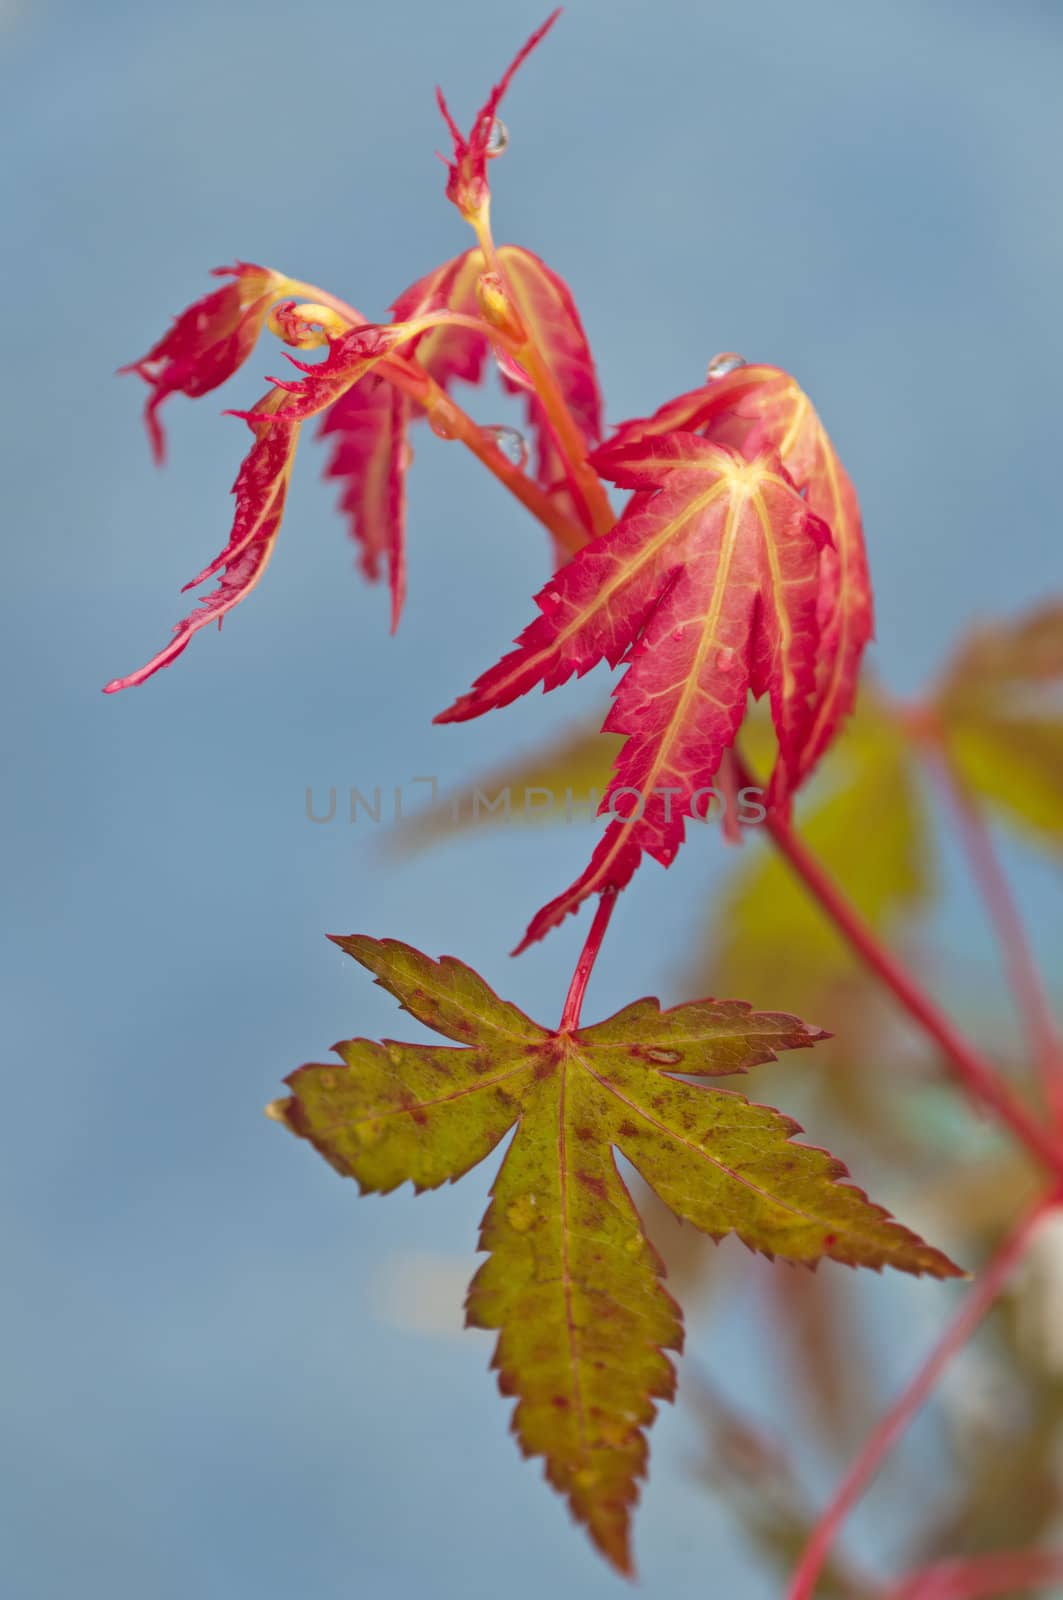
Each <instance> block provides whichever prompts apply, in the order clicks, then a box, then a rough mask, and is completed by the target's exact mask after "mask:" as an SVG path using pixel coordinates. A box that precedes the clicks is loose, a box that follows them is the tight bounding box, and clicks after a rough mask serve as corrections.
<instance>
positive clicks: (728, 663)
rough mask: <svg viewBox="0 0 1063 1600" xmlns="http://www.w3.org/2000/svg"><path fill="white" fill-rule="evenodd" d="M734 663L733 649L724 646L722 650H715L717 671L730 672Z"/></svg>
mask: <svg viewBox="0 0 1063 1600" xmlns="http://www.w3.org/2000/svg"><path fill="white" fill-rule="evenodd" d="M734 664H735V653H734V651H733V650H731V649H728V648H726V647H725V648H724V649H723V650H717V652H716V666H717V669H718V671H720V672H730V671H731V669H732V667H733V666H734Z"/></svg>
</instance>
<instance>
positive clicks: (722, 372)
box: [705, 350, 746, 383]
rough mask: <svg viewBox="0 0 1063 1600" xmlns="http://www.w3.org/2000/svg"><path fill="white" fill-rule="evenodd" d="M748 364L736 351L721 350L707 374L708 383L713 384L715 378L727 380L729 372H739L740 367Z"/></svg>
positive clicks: (710, 363) (708, 368)
mask: <svg viewBox="0 0 1063 1600" xmlns="http://www.w3.org/2000/svg"><path fill="white" fill-rule="evenodd" d="M745 364H746V358H745V356H740V355H739V354H738V352H737V351H736V350H721V351H720V353H719V355H718V356H713V358H712V360H711V361H710V362H709V365H708V367H707V369H706V372H705V381H706V383H711V382H712V380H713V378H726V376H727V374H728V373H729V372H737V371H738V369H739V367H744V366H745Z"/></svg>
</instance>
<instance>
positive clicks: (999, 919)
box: [925, 740, 1063, 1127]
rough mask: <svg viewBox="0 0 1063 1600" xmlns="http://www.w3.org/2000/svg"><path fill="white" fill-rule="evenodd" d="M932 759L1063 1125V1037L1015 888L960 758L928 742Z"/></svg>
mask: <svg viewBox="0 0 1063 1600" xmlns="http://www.w3.org/2000/svg"><path fill="white" fill-rule="evenodd" d="M925 748H926V749H927V751H928V753H929V755H930V760H931V763H932V765H933V767H934V769H935V771H936V772H937V774H938V776H939V778H940V779H941V782H942V786H943V787H944V789H945V792H946V794H947V795H948V797H949V799H950V800H951V802H952V806H953V810H954V811H955V813H956V819H957V821H958V823H959V828H960V835H961V838H962V840H963V844H964V847H965V849H966V851H967V856H968V859H969V860H970V863H971V871H972V872H973V873H974V876H975V879H976V881H977V882H978V885H979V888H980V889H981V892H982V896H983V898H984V900H985V903H986V907H987V909H988V911H989V915H990V918H991V920H992V922H993V926H994V928H995V929H996V934H997V939H998V941H999V943H1000V947H1001V950H1002V952H1003V955H1004V962H1005V966H1006V968H1007V972H1008V981H1009V982H1010V984H1011V989H1012V993H1013V994H1014V996H1015V1002H1016V1006H1017V1008H1018V1011H1019V1015H1020V1017H1021V1019H1022V1021H1023V1024H1024V1025H1025V1028H1026V1031H1027V1034H1028V1037H1029V1043H1030V1048H1031V1050H1032V1051H1033V1054H1034V1058H1035V1060H1036V1062H1037V1065H1038V1068H1039V1070H1040V1073H1041V1080H1042V1084H1043V1086H1044V1092H1045V1097H1046V1099H1047V1101H1048V1104H1049V1105H1050V1106H1051V1108H1052V1111H1053V1113H1054V1115H1055V1121H1056V1126H1057V1127H1063V1039H1061V1038H1060V1034H1059V1030H1058V1029H1057V1027H1056V1022H1055V1018H1054V1017H1053V1016H1052V1012H1051V1010H1050V1008H1049V1004H1048V996H1047V995H1046V994H1045V989H1044V985H1043V983H1042V982H1041V975H1040V973H1039V972H1038V970H1037V963H1036V962H1035V961H1034V958H1033V952H1032V951H1031V949H1030V945H1029V941H1028V940H1027V937H1026V930H1025V928H1024V927H1023V922H1022V917H1021V916H1020V915H1019V910H1018V907H1017V906H1016V904H1015V898H1014V896H1013V894H1012V892H1011V887H1010V885H1009V883H1008V880H1007V878H1006V877H1005V875H1004V873H1003V871H1002V869H1001V866H1000V861H999V859H998V857H997V853H996V850H995V848H994V845H993V839H992V835H991V834H990V831H989V828H988V827H987V825H986V820H985V816H984V815H983V812H982V808H981V807H980V806H979V804H978V802H977V800H976V799H975V797H974V795H973V794H972V793H971V790H970V787H969V786H968V784H967V783H966V782H965V781H964V779H963V776H962V774H961V773H960V772H959V771H958V769H957V767H956V763H955V761H954V759H953V757H952V755H951V753H950V751H949V749H948V747H947V746H946V745H945V744H944V743H943V742H941V741H937V740H935V741H934V742H933V743H927V744H926V745H925Z"/></svg>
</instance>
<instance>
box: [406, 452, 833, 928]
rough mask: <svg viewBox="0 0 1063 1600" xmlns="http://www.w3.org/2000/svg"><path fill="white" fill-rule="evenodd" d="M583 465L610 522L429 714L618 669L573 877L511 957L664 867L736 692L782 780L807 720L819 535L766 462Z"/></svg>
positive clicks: (734, 706) (728, 728) (619, 458)
mask: <svg viewBox="0 0 1063 1600" xmlns="http://www.w3.org/2000/svg"><path fill="white" fill-rule="evenodd" d="M594 463H595V465H596V467H597V468H598V470H599V472H600V473H601V474H602V475H603V476H604V477H608V478H611V479H612V480H613V481H614V482H617V483H619V484H621V485H623V486H625V487H628V488H632V489H634V490H635V491H636V493H635V494H634V495H633V496H632V498H631V500H630V502H629V503H628V506H627V509H626V510H625V512H624V515H623V516H622V517H621V519H620V521H619V522H618V523H617V524H616V526H615V528H613V529H612V531H611V532H609V533H607V534H604V535H601V536H600V537H599V538H597V539H595V540H593V541H592V542H591V543H590V544H588V545H587V546H585V547H584V549H583V550H581V551H580V552H579V554H578V555H576V556H575V557H574V558H573V560H572V561H571V562H570V563H569V564H568V565H567V566H566V567H563V568H562V569H561V571H560V572H558V573H557V574H556V576H555V578H554V579H553V581H552V582H551V583H550V584H549V585H548V586H547V588H545V589H544V590H543V591H542V592H541V593H540V594H539V595H538V596H537V603H538V606H539V609H540V612H541V613H542V614H541V616H539V617H538V618H537V619H536V620H535V621H534V622H532V623H531V624H530V626H529V627H527V628H526V629H525V630H524V632H523V633H522V634H521V635H520V638H519V639H518V640H517V649H516V650H514V651H513V652H511V653H510V654H509V655H507V656H505V657H504V658H503V660H502V661H500V662H499V663H498V664H497V665H496V666H494V667H492V668H491V669H490V671H488V672H486V673H485V674H484V675H483V676H482V677H481V678H479V679H478V680H477V682H476V684H475V685H474V687H473V689H472V690H471V691H470V692H469V693H468V694H466V695H463V696H462V697H461V699H459V700H458V701H457V702H456V703H455V704H454V705H453V706H451V707H450V708H449V709H448V710H447V711H444V712H442V713H441V714H440V715H439V716H438V717H437V718H436V721H437V722H458V721H464V720H466V719H468V718H470V717H474V716H479V715H480V714H481V713H482V712H484V711H487V710H490V709H492V708H493V707H495V706H502V705H507V704H509V703H510V702H511V701H513V700H515V699H517V698H518V696H520V695H523V694H526V693H527V692H528V690H529V689H532V688H534V687H535V686H536V685H537V684H542V686H543V688H544V689H553V688H556V687H557V686H558V685H559V684H562V683H565V682H566V681H567V680H568V679H569V678H571V677H572V675H573V674H577V675H579V676H582V675H583V674H584V673H585V672H588V671H589V670H590V669H591V667H593V666H596V665H597V664H598V662H600V661H603V660H604V661H608V662H609V664H610V665H611V666H616V665H617V664H618V663H619V662H620V661H621V660H625V661H626V663H627V671H626V672H625V674H624V676H623V678H622V679H621V681H620V683H619V685H618V686H617V689H616V691H615V704H614V706H613V709H612V711H611V712H610V714H609V716H608V718H607V719H606V722H605V730H606V731H609V732H613V733H622V734H625V735H626V736H627V738H626V742H625V744H624V746H623V748H622V749H621V752H620V755H619V757H618V760H617V765H616V777H615V779H614V781H613V783H612V784H611V785H610V787H609V790H608V791H607V793H606V795H605V798H604V800H603V802H602V806H601V811H602V812H605V813H608V814H609V815H610V817H611V818H612V820H611V821H610V824H609V827H608V828H607V829H606V831H605V834H604V835H603V837H602V839H601V841H600V843H599V845H598V848H597V849H596V850H595V852H594V856H593V857H592V859H591V862H590V865H589V866H588V868H587V870H586V872H584V873H583V874H582V876H581V877H580V878H579V879H578V880H577V881H576V882H575V883H574V884H572V885H571V887H570V888H569V889H567V890H566V891H565V892H564V894H562V895H561V896H559V897H558V898H557V899H556V900H554V901H552V902H551V903H550V904H549V905H548V906H546V907H544V908H543V910H542V911H540V912H539V913H538V914H537V916H536V917H535V918H534V920H533V921H532V923H531V926H530V927H529V929H528V932H527V934H526V936H525V940H524V944H523V945H522V946H521V948H524V945H526V944H527V943H529V942H530V941H532V940H534V939H538V938H541V937H542V935H543V934H544V933H546V932H547V930H548V929H549V928H551V927H553V926H555V925H556V924H557V923H558V922H560V921H561V919H562V918H563V917H564V916H566V915H567V914H568V912H570V911H574V910H576V908H577V907H578V906H579V905H580V903H581V902H582V901H583V900H584V899H585V898H586V897H587V896H588V895H589V894H592V893H594V892H596V891H597V892H600V891H602V890H605V889H609V888H611V889H619V888H623V886H624V885H625V884H626V883H628V882H629V880H630V878H631V876H632V874H633V873H634V871H635V869H636V867H637V866H638V864H639V862H640V860H641V858H642V855H643V852H648V853H649V854H650V855H652V856H653V857H654V859H655V860H657V861H659V862H661V864H662V865H664V866H667V865H669V864H670V863H671V862H672V861H673V860H674V858H675V855H676V852H677V851H678V849H679V846H680V844H681V843H682V841H683V837H684V823H683V819H684V817H687V816H703V815H704V814H705V809H707V807H706V805H705V803H704V802H702V805H701V807H700V809H699V804H698V802H699V800H702V797H703V796H704V795H705V794H706V793H707V792H708V790H709V788H710V786H711V785H712V782H713V779H714V777H715V775H716V772H717V769H718V767H719V764H720V758H721V756H722V754H723V752H724V750H726V749H727V748H728V747H729V746H730V745H731V744H732V743H733V741H734V738H735V735H736V733H737V732H738V728H739V726H740V724H741V722H742V718H743V716H744V715H745V710H746V703H747V696H748V693H749V691H750V690H752V692H753V694H754V695H758V696H759V695H762V694H765V693H767V694H768V696H769V699H770V703H771V710H772V717H773V720H774V723H775V727H776V732H777V734H778V739H779V750H780V761H779V768H778V769H777V770H780V771H782V772H784V773H785V772H786V771H788V770H790V769H792V767H793V766H794V765H795V764H796V763H797V761H798V754H799V752H800V750H801V748H802V744H803V741H804V740H805V738H806V737H807V733H808V728H809V723H810V719H811V717H812V715H813V710H814V699H813V697H814V692H815V686H816V668H817V660H818V651H819V646H820V640H821V634H822V628H821V620H820V616H819V608H818V598H819V593H820V583H821V579H820V563H821V552H822V551H823V549H824V547H825V546H827V545H828V544H829V541H830V531H829V529H828V527H827V525H826V524H825V523H824V522H823V521H822V519H821V518H819V517H818V516H816V515H815V513H814V512H812V511H811V510H810V508H809V506H808V505H807V503H806V501H805V500H804V499H803V498H802V497H801V495H800V494H799V493H798V492H797V490H796V489H795V487H794V485H793V483H792V481H791V479H790V478H789V476H788V475H787V473H786V471H785V468H784V467H783V466H782V464H781V462H780V460H779V457H778V455H777V454H776V453H775V452H774V451H760V452H758V453H757V454H756V455H755V456H754V457H753V459H752V460H749V459H747V458H746V457H745V456H743V455H741V454H740V453H739V452H738V451H737V450H734V449H732V448H730V447H729V446H726V445H717V444H713V443H710V442H708V441H706V440H704V439H702V438H699V437H698V436H697V435H695V434H692V433H685V432H678V431H677V432H673V433H669V434H663V435H660V436H651V437H649V438H648V439H646V440H645V441H644V442H639V441H635V442H633V443H630V444H621V445H619V446H616V445H613V444H609V445H607V446H605V447H604V448H603V449H601V450H600V451H598V452H597V454H596V456H595V457H594ZM622 797H623V800H622ZM621 802H622V803H621Z"/></svg>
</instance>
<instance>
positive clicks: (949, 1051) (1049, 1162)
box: [735, 752, 1063, 1178]
mask: <svg viewBox="0 0 1063 1600" xmlns="http://www.w3.org/2000/svg"><path fill="white" fill-rule="evenodd" d="M735 772H736V775H737V777H738V781H739V784H740V785H745V784H750V783H751V782H752V778H751V776H750V773H749V771H748V769H747V768H746V766H745V764H744V762H743V761H742V759H741V757H740V756H739V755H738V754H737V752H736V753H735ZM764 826H765V827H766V829H767V830H768V833H769V834H770V835H771V838H772V840H773V842H774V844H775V845H776V847H777V848H778V850H779V851H780V852H781V853H782V855H783V856H784V857H785V858H786V860H787V861H788V862H789V863H790V866H791V867H792V868H793V870H794V871H795V872H796V874H797V876H798V877H799V878H800V879H801V881H802V882H803V883H804V885H805V887H806V888H807V889H808V891H809V893H810V894H811V895H812V896H813V898H814V899H815V900H816V901H817V902H818V904H819V906H820V908H821V909H822V910H823V911H824V912H825V913H826V915H827V916H828V917H829V918H830V920H831V921H832V922H833V923H834V925H835V927H836V928H838V930H839V932H841V933H842V934H843V935H844V936H845V939H846V941H847V943H848V944H849V945H850V946H851V948H852V949H853V951H854V952H855V953H856V954H857V955H858V956H860V958H861V959H862V960H863V961H864V963H865V964H866V965H867V966H868V967H869V968H870V969H871V971H872V972H874V973H875V975H876V976H877V977H878V978H880V979H881V980H882V982H883V983H884V984H885V985H886V986H887V988H889V989H891V990H892V991H893V993H894V995H895V996H896V997H897V999H898V1000H899V1001H900V1003H901V1004H902V1005H903V1006H904V1008H905V1010H906V1011H907V1012H908V1014H909V1015H910V1016H911V1017H913V1018H914V1020H915V1021H916V1022H918V1023H919V1025H920V1027H921V1028H922V1029H923V1030H924V1031H925V1032H926V1033H928V1034H929V1035H930V1037H931V1038H932V1039H933V1040H934V1042H935V1043H936V1044H937V1045H938V1046H939V1048H940V1049H941V1050H942V1052H943V1053H944V1055H945V1056H946V1058H947V1059H948V1060H949V1061H950V1062H951V1064H952V1066H953V1068H954V1069H955V1071H956V1073H957V1076H958V1077H959V1078H960V1079H961V1080H962V1081H963V1082H964V1083H965V1084H966V1085H967V1087H968V1088H969V1089H970V1091H971V1092H972V1094H974V1095H976V1096H977V1097H978V1098H979V1099H981V1100H982V1101H984V1102H985V1104H986V1105H988V1106H990V1107H991V1108H992V1109H993V1111H995V1112H996V1114H997V1116H998V1117H999V1118H1000V1119H1001V1121H1002V1122H1005V1123H1006V1124H1007V1125H1008V1127H1010V1128H1011V1130H1012V1132H1013V1133H1015V1134H1016V1136H1017V1137H1018V1138H1019V1139H1020V1140H1021V1141H1022V1143H1023V1144H1024V1145H1025V1146H1026V1147H1027V1149H1028V1150H1030V1151H1031V1152H1032V1153H1033V1154H1035V1155H1036V1156H1038V1157H1039V1159H1040V1160H1041V1161H1043V1162H1044V1164H1045V1165H1046V1166H1047V1167H1048V1168H1049V1170H1050V1171H1052V1172H1054V1173H1055V1174H1056V1175H1057V1176H1058V1177H1060V1178H1063V1146H1061V1145H1060V1144H1059V1143H1058V1142H1057V1140H1056V1139H1055V1137H1054V1136H1053V1134H1052V1133H1051V1132H1049V1131H1046V1129H1045V1128H1044V1127H1042V1125H1041V1123H1039V1122H1038V1121H1037V1120H1036V1118H1035V1117H1034V1116H1033V1115H1032V1114H1031V1112H1029V1111H1028V1110H1027V1109H1026V1107H1025V1106H1024V1105H1023V1103H1022V1101H1021V1100H1019V1099H1018V1098H1017V1097H1016V1096H1015V1095H1014V1094H1012V1092H1011V1090H1010V1089H1009V1088H1008V1086H1007V1085H1006V1084H1005V1083H1003V1082H1002V1081H1001V1079H1000V1078H999V1077H998V1075H997V1073H996V1072H995V1071H994V1069H993V1067H992V1065H991V1064H990V1062H989V1061H987V1060H986V1059H985V1058H984V1057H983V1056H981V1055H980V1054H979V1053H978V1051H977V1050H976V1049H975V1047H974V1046H973V1045H972V1044H970V1043H969V1042H968V1041H967V1040H966V1039H965V1038H964V1037H963V1035H962V1034H961V1033H960V1032H959V1030H958V1029H957V1028H956V1027H955V1026H954V1025H953V1024H952V1022H951V1021H950V1020H949V1018H948V1017H947V1016H945V1014H944V1012H942V1011H940V1010H939V1009H938V1007H937V1006H936V1005H935V1003H934V1001H933V1000H931V998H930V996H929V995H927V994H926V993H925V992H924V991H923V990H922V989H921V988H920V987H919V985H918V983H917V982H916V981H915V979H914V978H913V977H912V976H911V974H910V973H909V972H908V971H907V969H906V968H905V967H904V966H902V965H901V963H900V962H899V961H898V960H897V959H896V958H895V957H894V956H892V955H891V954H890V952H889V951H888V950H887V949H886V948H885V947H884V946H883V945H882V944H881V943H880V941H879V939H878V938H877V936H876V934H875V933H874V931H873V930H872V929H871V928H870V927H869V926H868V924H867V923H866V922H865V921H864V919H863V918H862V917H861V916H860V913H859V912H858V911H857V910H856V908H855V906H853V905H852V903H851V902H850V901H849V900H848V899H846V897H845V895H844V894H843V893H842V891H841V890H840V889H839V888H838V886H837V884H835V882H834V881H833V879H832V878H831V877H830V875H829V874H828V873H827V872H825V871H824V869H823V867H822V866H821V865H820V863H819V862H818V861H817V860H816V858H815V856H814V855H813V854H812V852H811V851H810V850H809V849H808V848H807V846H806V845H805V844H804V843H803V842H802V840H801V839H799V838H798V836H797V835H796V834H795V833H794V831H793V829H792V828H791V827H790V825H789V823H788V822H785V821H784V820H783V819H782V818H781V817H780V816H779V815H778V814H777V813H776V812H772V811H769V813H768V816H767V819H766V821H765V823H764Z"/></svg>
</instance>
